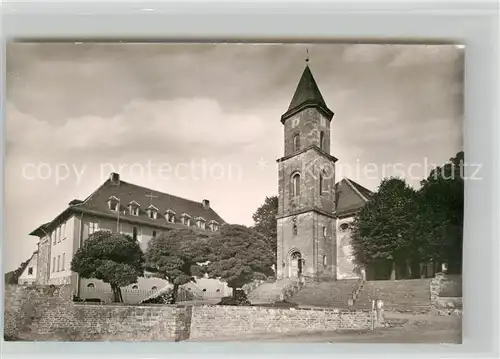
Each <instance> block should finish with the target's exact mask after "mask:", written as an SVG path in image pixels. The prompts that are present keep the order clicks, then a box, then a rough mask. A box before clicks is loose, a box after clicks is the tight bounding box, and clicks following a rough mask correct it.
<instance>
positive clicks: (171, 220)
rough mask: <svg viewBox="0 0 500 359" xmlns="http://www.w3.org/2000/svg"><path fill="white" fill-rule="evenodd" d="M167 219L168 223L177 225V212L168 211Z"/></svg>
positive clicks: (166, 213)
mask: <svg viewBox="0 0 500 359" xmlns="http://www.w3.org/2000/svg"><path fill="white" fill-rule="evenodd" d="M165 219H166V220H167V222H168V223H175V212H174V211H172V210H170V209H167V211H166V212H165Z"/></svg>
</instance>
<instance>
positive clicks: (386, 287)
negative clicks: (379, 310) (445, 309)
mask: <svg viewBox="0 0 500 359" xmlns="http://www.w3.org/2000/svg"><path fill="white" fill-rule="evenodd" d="M377 299H380V300H382V301H383V302H384V309H385V310H386V311H394V312H403V313H404V312H416V313H426V312H428V311H429V310H430V308H431V299H430V279H408V280H381V281H366V282H364V285H363V288H362V289H361V291H360V292H359V294H358V297H357V298H356V301H355V303H354V306H353V309H370V308H371V306H372V300H377Z"/></svg>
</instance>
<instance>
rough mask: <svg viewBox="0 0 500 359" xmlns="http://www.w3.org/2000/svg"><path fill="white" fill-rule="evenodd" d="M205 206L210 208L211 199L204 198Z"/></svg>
mask: <svg viewBox="0 0 500 359" xmlns="http://www.w3.org/2000/svg"><path fill="white" fill-rule="evenodd" d="M201 203H202V204H203V208H205V209H209V208H210V201H209V200H208V199H204V200H203V201H202V202H201Z"/></svg>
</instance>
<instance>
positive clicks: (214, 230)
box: [208, 221, 219, 232]
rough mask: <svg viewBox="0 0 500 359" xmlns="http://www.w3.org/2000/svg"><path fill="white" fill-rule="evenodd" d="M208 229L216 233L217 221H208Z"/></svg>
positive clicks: (217, 228)
mask: <svg viewBox="0 0 500 359" xmlns="http://www.w3.org/2000/svg"><path fill="white" fill-rule="evenodd" d="M208 228H209V229H210V230H211V231H212V232H216V231H218V230H219V223H218V222H217V221H210V223H209V224H208Z"/></svg>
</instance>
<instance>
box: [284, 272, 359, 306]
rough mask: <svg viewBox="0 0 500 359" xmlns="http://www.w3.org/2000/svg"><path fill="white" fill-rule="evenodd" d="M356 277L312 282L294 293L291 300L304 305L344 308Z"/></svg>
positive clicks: (354, 284)
mask: <svg viewBox="0 0 500 359" xmlns="http://www.w3.org/2000/svg"><path fill="white" fill-rule="evenodd" d="M356 282H357V279H344V280H337V281H329V282H316V283H315V282H312V283H307V285H306V286H305V287H304V288H303V289H302V290H301V291H299V292H298V293H297V294H295V295H294V296H293V297H292V299H291V301H292V302H293V303H297V304H298V305H299V306H304V307H330V308H339V309H346V308H348V301H349V298H350V297H351V295H352V292H353V290H354V288H355V286H356Z"/></svg>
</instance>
